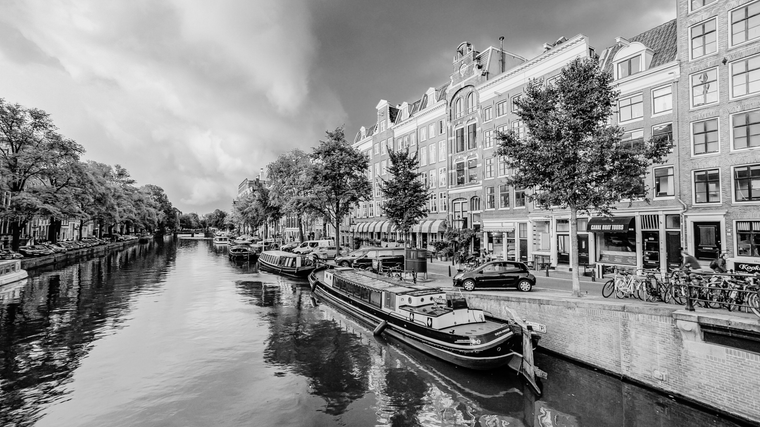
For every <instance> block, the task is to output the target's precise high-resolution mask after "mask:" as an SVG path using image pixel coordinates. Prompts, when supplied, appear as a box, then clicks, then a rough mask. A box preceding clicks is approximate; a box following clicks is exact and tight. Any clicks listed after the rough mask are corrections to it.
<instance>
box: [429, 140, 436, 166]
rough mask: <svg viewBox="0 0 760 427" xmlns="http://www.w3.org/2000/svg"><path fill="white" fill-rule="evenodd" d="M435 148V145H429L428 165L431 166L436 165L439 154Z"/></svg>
mask: <svg viewBox="0 0 760 427" xmlns="http://www.w3.org/2000/svg"><path fill="white" fill-rule="evenodd" d="M435 148H436V144H435V143H432V144H430V145H428V164H429V165H433V164H435V163H436V159H437V157H436V156H437V154H436V151H435Z"/></svg>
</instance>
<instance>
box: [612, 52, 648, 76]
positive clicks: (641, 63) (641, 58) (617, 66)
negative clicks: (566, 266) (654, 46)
mask: <svg viewBox="0 0 760 427" xmlns="http://www.w3.org/2000/svg"><path fill="white" fill-rule="evenodd" d="M634 58H639V69H638V70H636V71H635V72H632V73H630V74H628V75H627V76H625V77H621V75H620V74H621V73H620V66H621V65H622V64H624V63H626V62H629V61H630V60H632V59H634ZM642 71H644V55H642V54H641V53H636V54H634V55H630V56H628V57H626V58H623V59H620V60H617V61H615V77H616V80H619V79H624V78H626V77H631V76H633V75H636V74H638V73H640V72H642Z"/></svg>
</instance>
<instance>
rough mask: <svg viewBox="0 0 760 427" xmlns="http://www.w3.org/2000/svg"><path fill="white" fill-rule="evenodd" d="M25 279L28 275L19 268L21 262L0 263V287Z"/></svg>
mask: <svg viewBox="0 0 760 427" xmlns="http://www.w3.org/2000/svg"><path fill="white" fill-rule="evenodd" d="M27 277H29V274H28V273H27V272H26V270H24V269H22V268H21V261H19V260H8V261H0V286H2V285H7V284H10V283H13V282H17V281H19V280H23V279H26V278H27Z"/></svg>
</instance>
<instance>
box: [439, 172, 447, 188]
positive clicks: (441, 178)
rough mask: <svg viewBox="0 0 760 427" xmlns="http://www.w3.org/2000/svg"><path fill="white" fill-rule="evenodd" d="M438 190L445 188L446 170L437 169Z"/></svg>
mask: <svg viewBox="0 0 760 427" xmlns="http://www.w3.org/2000/svg"><path fill="white" fill-rule="evenodd" d="M438 188H446V168H445V167H444V168H439V169H438Z"/></svg>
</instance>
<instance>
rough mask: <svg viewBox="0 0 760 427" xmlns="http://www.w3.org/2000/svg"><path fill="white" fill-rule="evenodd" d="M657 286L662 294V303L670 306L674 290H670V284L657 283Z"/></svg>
mask: <svg viewBox="0 0 760 427" xmlns="http://www.w3.org/2000/svg"><path fill="white" fill-rule="evenodd" d="M657 286H658V289H659V292H660V301H662V302H664V303H665V304H670V303H671V302H672V300H673V290H672V289H671V288H670V283H660V282H657Z"/></svg>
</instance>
